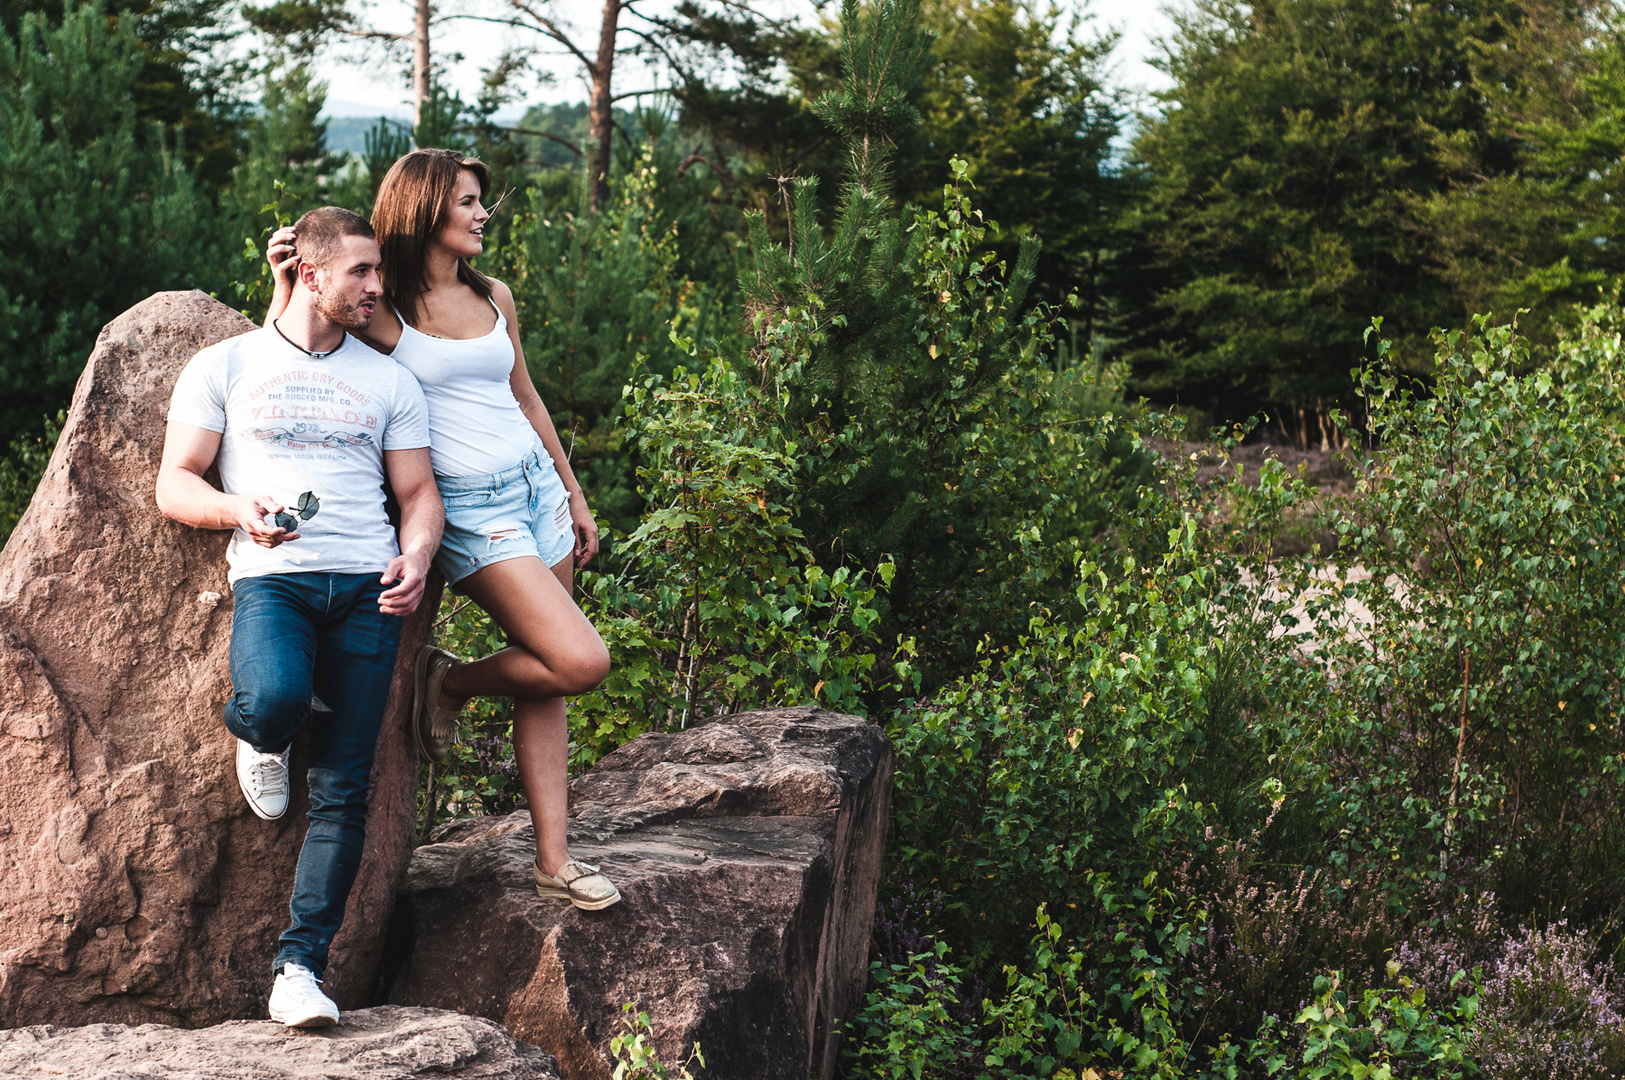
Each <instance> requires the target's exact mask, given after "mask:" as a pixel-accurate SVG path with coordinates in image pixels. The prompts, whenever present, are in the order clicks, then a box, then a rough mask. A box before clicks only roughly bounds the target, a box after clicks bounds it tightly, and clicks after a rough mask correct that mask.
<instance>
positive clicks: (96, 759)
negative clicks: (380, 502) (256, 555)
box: [0, 291, 439, 1027]
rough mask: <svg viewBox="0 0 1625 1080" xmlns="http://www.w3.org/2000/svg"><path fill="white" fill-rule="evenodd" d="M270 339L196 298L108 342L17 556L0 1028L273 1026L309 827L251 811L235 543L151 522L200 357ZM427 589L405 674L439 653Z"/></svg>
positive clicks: (406, 828) (362, 986)
mask: <svg viewBox="0 0 1625 1080" xmlns="http://www.w3.org/2000/svg"><path fill="white" fill-rule="evenodd" d="M252 329H254V327H253V324H252V323H250V322H249V321H248V320H247V319H245V318H244V317H243V316H242V315H240V314H238V313H237V312H235V311H233V310H231V309H230V308H228V307H226V305H224V304H222V303H220V302H218V301H216V300H212V299H210V298H209V297H207V296H205V295H203V294H202V293H200V292H195V291H194V292H172V293H159V294H157V295H155V296H153V297H152V298H150V299H148V300H146V301H144V302H143V303H141V304H138V305H137V306H136V307H134V308H131V309H130V310H129V311H127V312H125V313H124V314H123V315H121V316H120V317H119V318H117V319H115V320H114V321H113V322H112V323H110V324H108V326H107V327H106V328H105V329H104V330H103V331H102V334H101V337H100V338H99V339H98V340H97V343H96V348H95V351H94V352H93V353H92V355H91V357H90V360H89V362H88V363H87V364H86V366H85V370H84V374H83V375H82V376H81V377H80V379H79V384H78V387H77V389H76V390H75V391H74V396H73V404H72V406H71V408H70V409H69V411H68V416H67V421H66V424H65V426H64V427H63V430H62V435H61V438H60V439H59V440H58V442H57V446H56V451H55V453H54V454H53V455H52V457H51V461H50V464H49V466H48V467H47V469H46V471H45V476H44V479H43V480H42V481H41V482H40V485H39V488H38V490H37V491H36V492H35V494H34V499H33V502H32V503H31V504H30V505H29V508H28V510H27V512H26V513H25V514H24V515H23V518H22V520H21V521H20V522H19V523H18V525H17V528H16V530H15V531H13V533H12V534H11V538H10V540H9V541H8V542H7V543H6V546H5V549H4V551H3V552H0V758H3V760H4V761H5V763H6V765H5V768H4V770H0V1027H22V1026H25V1025H32V1024H43V1023H54V1024H65V1025H81V1024H86V1023H91V1022H122V1023H148V1022H158V1023H166V1024H178V1025H182V1026H189V1027H195V1026H203V1025H207V1024H213V1023H217V1022H219V1021H222V1020H228V1019H239V1018H245V1017H263V1016H264V1015H265V996H266V994H267V993H268V992H269V990H270V978H271V976H270V964H271V958H272V957H273V956H274V955H275V947H276V946H275V942H276V936H277V935H278V934H279V933H280V932H281V930H282V928H283V927H284V926H285V925H286V924H287V919H288V894H289V892H290V891H291V889H292V885H293V869H294V862H295V860H296V859H297V857H298V851H299V844H300V841H301V839H302V837H303V830H304V809H305V806H306V801H305V800H306V791H305V788H304V785H303V780H302V776H303V770H302V769H301V768H299V765H300V762H301V760H302V755H303V740H302V739H301V740H298V741H296V742H295V744H294V764H295V773H296V776H297V777H299V778H300V779H299V781H298V782H297V783H296V784H295V788H294V801H293V804H292V806H291V808H290V810H289V813H288V814H287V816H286V817H284V818H283V819H282V820H281V821H278V822H274V823H273V822H264V821H261V820H260V819H259V818H257V817H255V816H254V815H253V813H252V812H250V811H249V809H248V807H247V806H246V805H245V804H244V802H243V797H242V794H241V793H240V792H239V791H238V788H237V780H236V772H235V767H234V763H233V754H234V752H235V747H236V743H235V740H234V739H232V737H231V735H230V733H229V732H227V731H226V728H225V725H224V723H223V722H222V721H221V709H222V707H223V706H224V704H225V701H226V698H227V697H228V695H229V694H230V692H231V679H230V672H229V668H228V649H229V645H230V635H231V590H230V588H229V587H228V586H227V584H226V563H225V548H226V542H227V539H228V537H227V534H225V533H223V532H203V531H200V530H196V529H190V528H187V527H185V526H182V525H178V524H176V523H174V522H172V521H169V520H167V519H166V518H164V516H163V515H162V514H160V513H159V512H158V509H157V507H156V506H155V505H154V502H153V484H154V481H155V479H156V477H157V471H158V460H159V457H160V454H161V452H162V449H163V440H164V428H165V422H166V419H165V418H166V415H167V413H168V405H169V395H170V391H171V389H172V388H173V387H174V384H175V378H176V376H177V375H179V374H180V371H181V368H182V367H184V366H185V364H186V362H187V361H188V360H189V359H191V357H192V355H193V354H194V353H196V352H197V351H198V350H199V349H201V348H203V347H204V346H206V345H211V344H213V343H214V342H217V341H221V340H223V339H225V338H229V337H233V336H235V335H237V334H242V333H245V332H247V331H249V330H252ZM438 595H439V590H438V586H434V587H431V589H430V591H429V594H428V595H427V596H426V597H425V599H424V603H423V606H422V607H421V608H420V609H419V611H418V613H417V615H415V616H413V618H412V619H410V620H408V623H407V626H406V627H405V633H404V634H403V640H402V646H401V650H402V656H403V657H405V658H408V661H409V658H410V657H411V655H412V653H413V652H414V651H415V649H416V646H417V645H418V644H419V643H421V642H423V641H426V640H427V638H428V635H429V632H430V625H431V622H430V620H431V618H432V614H433V611H434V608H435V606H436V603H437V600H438ZM410 681H411V664H410V662H405V663H403V664H402V665H401V667H400V668H399V669H398V670H397V675H396V681H395V686H394V690H393V692H392V696H391V703H390V706H389V712H388V713H387V714H386V717H385V721H384V727H383V733H382V734H381V735H380V737H379V747H378V751H379V752H378V759H377V763H376V765H375V767H374V771H373V791H372V799H371V804H370V806H369V809H368V818H367V843H368V846H367V852H366V855H365V857H364V859H363V862H362V867H361V875H360V878H359V880H358V881H357V883H356V887H355V890H354V892H353V893H352V894H351V897H350V906H349V911H348V914H347V916H346V921H345V926H344V930H343V931H342V932H341V934H340V937H339V940H338V941H336V942H335V943H334V951H333V962H332V969H331V973H330V977H329V981H328V990H329V992H330V993H332V994H333V996H334V997H335V998H336V999H337V1000H338V1001H339V1004H340V1005H341V1006H347V1007H348V1006H354V1005H360V1004H371V998H372V995H373V993H374V992H375V990H376V986H377V983H376V973H377V970H378V959H379V956H380V952H381V948H382V945H383V934H384V930H385V927H386V926H387V923H388V918H389V910H390V903H391V900H392V898H393V893H394V889H395V886H396V885H397V883H398V882H399V880H400V878H401V876H402V874H403V873H404V871H405V868H406V861H407V858H408V857H409V856H410V853H411V847H412V840H413V831H412V817H413V813H414V811H415V806H416V802H415V799H416V795H415V793H416V788H417V781H418V767H417V760H416V755H415V752H414V750H413V748H412V744H411V740H410V738H409V736H408V734H407V732H406V720H407V710H408V708H409V706H410V701H409V698H410V691H411V687H410Z"/></svg>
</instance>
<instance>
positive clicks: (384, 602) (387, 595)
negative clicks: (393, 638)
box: [378, 552, 429, 615]
mask: <svg viewBox="0 0 1625 1080" xmlns="http://www.w3.org/2000/svg"><path fill="white" fill-rule="evenodd" d="M428 575H429V560H428V559H426V558H424V557H423V556H422V555H420V554H418V553H416V552H409V553H408V554H405V555H397V556H395V557H394V558H393V559H391V560H389V567H388V569H386V570H385V571H384V576H383V577H382V578H380V579H379V580H380V581H381V582H382V583H383V584H385V585H389V584H390V583H391V582H394V585H393V586H392V587H390V588H388V589H385V590H384V591H383V592H382V593H379V594H378V610H379V611H382V612H383V613H384V614H385V615H410V614H412V612H414V611H416V610H417V609H418V602H419V601H420V600H422V599H423V585H424V579H425V578H427V577H428Z"/></svg>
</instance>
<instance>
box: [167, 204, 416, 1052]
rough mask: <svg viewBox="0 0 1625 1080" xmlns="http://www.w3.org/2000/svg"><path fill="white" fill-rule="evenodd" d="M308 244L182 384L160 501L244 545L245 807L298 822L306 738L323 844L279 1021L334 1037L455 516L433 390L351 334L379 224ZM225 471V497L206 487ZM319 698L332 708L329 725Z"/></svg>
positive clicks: (237, 635)
mask: <svg viewBox="0 0 1625 1080" xmlns="http://www.w3.org/2000/svg"><path fill="white" fill-rule="evenodd" d="M294 228H295V230H296V235H297V240H296V243H297V246H298V262H297V263H296V265H295V268H294V271H293V272H294V275H295V284H294V293H293V300H292V302H291V303H289V305H288V308H287V310H286V311H284V312H283V313H282V315H281V316H280V317H279V318H278V319H277V320H276V321H275V322H274V323H272V324H271V325H270V326H268V327H265V328H263V329H260V330H255V331H253V332H251V333H247V334H244V335H242V336H241V337H236V338H232V339H230V340H229V341H222V342H220V343H219V344H217V345H211V346H210V347H209V348H207V349H204V350H203V351H202V352H200V353H198V354H197V355H196V356H195V357H193V358H192V361H191V362H190V363H189V364H188V365H187V366H186V369H185V371H183V372H182V373H181V376H180V379H179V380H178V381H177V382H176V383H175V392H174V396H173V398H172V399H171V402H170V409H169V428H168V432H167V434H166V435H165V439H164V456H163V461H162V463H161V464H160V466H159V468H158V490H157V498H158V507H159V509H160V510H162V511H163V513H164V514H165V515H167V516H168V517H171V518H173V519H175V520H176V521H180V522H182V523H184V524H187V525H190V526H192V527H194V528H199V529H232V530H234V532H233V534H232V538H231V544H230V546H229V547H228V548H227V552H226V562H227V565H228V567H229V572H228V574H227V578H228V580H229V581H230V582H231V587H232V596H233V612H232V624H231V680H232V688H233V694H232V698H231V700H230V701H229V702H228V703H227V704H226V708H225V721H226V728H227V729H228V730H229V731H230V732H231V733H232V734H233V735H235V736H236V737H237V740H238V742H237V780H238V783H239V785H240V786H241V787H242V790H243V795H244V796H245V797H246V798H247V799H248V805H249V807H250V808H251V809H252V810H253V811H254V813H255V814H257V815H259V816H260V817H261V818H264V819H265V820H267V821H275V820H277V819H278V818H280V817H281V816H282V815H283V814H284V813H286V812H287V808H288V792H289V783H288V747H289V744H290V743H291V742H292V740H293V737H294V734H295V732H297V731H298V730H299V729H300V728H301V727H304V726H305V725H306V723H307V722H308V723H309V725H310V768H309V773H308V777H309V787H310V813H309V821H308V828H307V830H306V833H305V842H304V846H303V848H301V849H300V852H299V865H298V869H297V871H296V872H295V875H294V882H293V895H292V899H291V900H290V902H289V910H290V913H291V916H292V920H293V921H292V925H290V926H289V927H288V929H287V931H286V932H284V933H283V935H282V938H281V942H280V945H281V947H280V950H279V951H278V953H277V955H276V959H275V961H274V962H273V965H272V970H273V972H274V974H275V983H274V985H273V988H272V990H271V997H270V1002H269V1011H270V1014H271V1018H272V1019H273V1020H276V1021H279V1022H280V1023H283V1024H287V1025H289V1026H290V1027H320V1026H325V1025H327V1024H334V1023H337V1022H338V1018H339V1012H338V1007H337V1006H336V1005H334V1003H333V1002H332V1001H331V1000H330V999H329V998H328V997H327V995H326V994H324V993H322V991H321V988H320V986H319V985H318V984H319V983H320V981H321V979H322V976H323V974H324V971H325V968H326V965H327V954H328V948H329V946H330V945H331V944H332V942H333V936H334V935H335V934H336V933H337V932H338V929H339V924H340V923H341V922H342V921H343V918H344V904H345V900H346V899H347V898H348V896H349V893H350V886H351V885H352V884H353V883H354V881H355V876H356V870H357V868H358V867H359V865H360V862H361V848H362V841H363V839H364V831H365V823H366V813H367V787H368V782H369V774H370V773H371V770H372V759H373V746H374V744H375V743H376V742H377V739H378V728H379V724H380V722H381V721H382V719H383V711H384V703H385V700H386V699H387V697H388V696H389V685H390V680H391V675H392V673H393V671H394V667H395V652H396V648H397V645H398V643H399V640H400V633H401V620H402V618H403V617H404V616H406V615H408V614H410V613H411V612H412V611H414V610H415V609H416V608H417V605H418V601H419V600H420V599H421V598H422V596H423V587H424V576H425V575H426V574H427V573H428V569H429V563H430V560H431V558H432V557H433V555H434V552H435V548H436V547H437V546H438V544H439V542H440V530H441V525H442V523H443V520H444V518H443V514H442V510H441V505H440V495H439V492H438V491H436V489H435V483H434V473H433V472H432V470H431V468H430V465H429V450H428V446H429V427H428V418H427V411H426V409H425V406H424V401H423V391H422V390H421V389H420V388H419V387H418V384H417V382H416V381H415V380H414V379H413V378H412V376H411V374H410V373H408V372H407V371H406V370H405V369H404V368H402V367H400V366H398V365H397V364H396V363H395V362H394V361H393V360H391V359H389V358H388V357H385V356H381V355H379V354H378V353H376V352H374V351H373V350H371V349H369V348H368V347H367V346H366V345H364V344H362V343H361V342H360V341H358V340H356V339H355V338H354V337H352V336H350V335H349V334H348V333H346V331H347V330H360V329H363V328H365V327H366V326H367V324H368V322H369V321H370V320H371V318H372V313H373V308H374V305H375V304H376V302H377V300H378V297H379V296H380V295H381V294H382V291H383V290H382V287H381V286H380V284H379V280H378V263H379V254H378V243H377V241H376V240H375V239H374V238H373V232H372V228H371V227H370V226H369V225H368V224H367V223H366V221H364V220H363V219H362V218H360V217H357V216H356V215H355V214H352V213H350V212H349V211H347V210H340V209H338V208H336V207H323V208H321V209H319V210H312V211H311V212H310V213H308V214H306V215H305V216H304V217H302V218H300V219H299V221H298V222H297V223H296V224H295V226H294ZM213 464H218V466H219V469H220V482H221V487H222V488H223V489H224V490H223V491H222V490H216V489H215V488H214V487H212V486H211V485H210V484H209V483H207V482H206V481H205V480H204V479H203V474H204V473H205V472H206V471H207V470H208V469H209V467H210V465H213ZM386 479H387V481H388V483H389V484H390V486H391V487H392V488H393V489H394V492H395V496H396V498H397V500H398V501H399V504H400V509H401V527H400V538H399V543H397V539H396V534H395V531H394V530H393V528H392V527H391V526H390V523H389V520H388V517H387V516H386V513H385V510H384V492H383V485H384V483H385V481H386ZM313 694H314V695H315V697H316V698H317V699H318V700H319V701H320V703H321V705H322V706H325V709H326V710H330V711H322V710H321V709H320V708H318V709H317V711H314V712H313V711H312V700H311V699H312V695H313Z"/></svg>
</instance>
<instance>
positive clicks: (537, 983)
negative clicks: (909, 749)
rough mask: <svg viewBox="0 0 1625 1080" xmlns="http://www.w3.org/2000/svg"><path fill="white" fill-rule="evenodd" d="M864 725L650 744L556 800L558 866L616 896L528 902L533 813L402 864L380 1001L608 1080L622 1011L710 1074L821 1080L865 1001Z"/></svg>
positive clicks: (876, 844)
mask: <svg viewBox="0 0 1625 1080" xmlns="http://www.w3.org/2000/svg"><path fill="white" fill-rule="evenodd" d="M893 764H894V762H893V756H892V749H891V743H890V741H889V740H888V739H887V738H886V735H885V733H884V732H883V731H882V730H881V729H880V728H878V727H875V726H873V725H871V724H868V723H866V722H865V721H863V720H861V719H859V718H858V717H854V716H845V715H842V714H838V713H831V712H826V711H822V710H819V709H815V708H793V709H777V710H769V711H762V712H751V713H741V714H738V715H734V716H728V717H723V718H720V719H716V720H712V721H709V722H707V723H705V724H703V725H701V726H698V727H695V728H691V729H690V730H688V731H685V732H681V733H679V734H669V735H645V736H643V737H642V738H639V739H636V740H634V741H633V742H631V743H628V744H627V745H626V746H623V747H622V748H620V749H619V750H617V751H615V752H614V753H613V754H610V755H608V756H607V757H605V758H604V759H603V760H602V761H601V762H599V763H598V765H597V767H596V768H594V769H593V770H592V771H590V772H589V773H587V774H586V775H585V776H583V777H581V778H579V779H577V780H575V781H573V782H572V783H571V785H570V818H571V827H570V847H571V853H572V854H573V855H574V856H575V857H576V858H578V859H580V860H582V861H585V862H588V863H593V864H598V865H601V866H602V867H603V869H604V871H605V873H607V874H608V875H610V877H611V878H612V879H613V880H614V881H615V882H616V884H617V885H618V886H619V887H620V890H621V895H622V900H621V902H620V903H619V904H617V905H615V906H613V907H611V908H608V909H606V910H604V911H600V912H584V911H578V910H576V909H575V908H573V907H571V906H570V905H568V904H565V903H561V902H559V901H556V900H543V899H541V898H540V897H538V896H537V895H536V890H535V886H534V883H533V881H532V876H531V866H532V860H533V858H534V856H535V838H534V834H533V833H532V831H531V825H530V820H529V815H528V813H526V812H523V811H521V812H520V813H517V814H512V815H509V816H507V817H502V818H483V819H468V820H463V821H456V822H452V823H450V824H448V825H447V826H443V827H442V828H441V829H440V830H438V831H437V833H436V834H435V837H434V840H435V841H436V842H434V843H431V844H428V845H425V846H423V847H420V848H419V849H418V850H417V851H416V852H415V853H414V854H413V856H412V861H411V865H410V867H409V869H408V871H407V877H406V883H405V884H404V885H403V886H402V889H401V892H400V894H399V896H398V897H397V902H396V915H395V922H394V925H393V926H392V928H391V941H390V946H389V949H388V956H387V958H386V962H385V969H384V979H385V986H386V989H387V993H388V1000H389V1001H390V1002H393V1003H397V1004H409V1005H426V1006H435V1007H438V1008H446V1009H455V1010H457V1011H459V1012H466V1013H472V1014H475V1015H479V1016H486V1017H489V1018H491V1019H493V1020H496V1021H498V1022H500V1023H501V1024H503V1025H504V1026H505V1027H506V1028H507V1029H508V1030H509V1031H510V1032H512V1033H513V1034H514V1035H515V1036H516V1037H517V1038H520V1039H524V1040H526V1041H527V1042H532V1043H535V1044H537V1045H539V1046H542V1047H544V1048H546V1049H547V1050H549V1051H550V1052H552V1053H553V1054H554V1055H555V1056H556V1057H557V1058H558V1061H559V1071H560V1073H561V1074H562V1075H563V1076H564V1077H566V1078H567V1080H589V1078H590V1080H609V1078H610V1076H611V1075H612V1064H611V1058H610V1053H609V1042H610V1040H611V1039H612V1038H613V1037H614V1036H615V1035H617V1034H620V1033H622V1032H623V1031H624V1030H625V1028H624V1023H625V1017H624V1013H623V1010H622V1006H623V1004H624V1003H626V1002H628V1001H635V1002H636V1003H637V1007H638V1008H639V1009H640V1010H642V1011H644V1012H647V1013H648V1014H649V1017H650V1021H651V1026H652V1034H653V1041H654V1043H655V1045H656V1046H657V1048H658V1049H659V1052H660V1054H661V1056H662V1060H663V1061H665V1062H667V1064H668V1065H669V1064H671V1063H673V1062H676V1061H679V1060H682V1059H683V1058H685V1057H686V1056H687V1055H688V1053H689V1051H690V1050H691V1049H692V1048H693V1045H694V1044H695V1043H696V1042H698V1043H699V1044H700V1047H701V1049H702V1051H703V1053H704V1055H705V1062H706V1069H705V1072H704V1075H706V1076H707V1077H714V1078H727V1077H738V1078H740V1080H745V1078H749V1080H769V1078H778V1077H784V1078H793V1080H805V1078H806V1077H807V1076H808V1075H809V1072H810V1073H812V1074H814V1075H822V1076H824V1077H832V1076H833V1075H835V1066H836V1058H837V1043H838V1034H839V1024H840V1021H842V1020H843V1019H845V1018H846V1017H847V1016H848V1015H849V1014H850V1012H851V1011H852V1008H853V1006H854V1004H856V1003H857V1001H858V1000H859V998H860V995H861V994H862V992H863V987H864V980H865V976H866V972H867V962H868V949H869V933H870V929H871V925H872V923H873V919H874V908H875V898H876V893H877V891H878V889H879V884H880V867H881V857H882V851H883V848H884V843H885V828H886V818H887V812H888V809H889V806H890V800H891V783H892V773H893Z"/></svg>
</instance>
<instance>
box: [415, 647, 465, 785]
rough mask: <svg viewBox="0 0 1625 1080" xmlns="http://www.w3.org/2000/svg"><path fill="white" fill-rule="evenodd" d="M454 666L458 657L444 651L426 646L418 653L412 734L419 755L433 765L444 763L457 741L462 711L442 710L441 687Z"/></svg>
mask: <svg viewBox="0 0 1625 1080" xmlns="http://www.w3.org/2000/svg"><path fill="white" fill-rule="evenodd" d="M455 663H457V658H456V657H455V656H453V655H452V654H451V653H449V652H447V651H446V650H445V649H437V648H435V647H434V646H433V645H425V646H423V648H421V649H419V650H418V658H417V670H416V671H415V673H414V674H413V677H412V731H413V733H414V734H415V735H416V736H417V740H418V753H420V754H422V755H423V760H424V761H427V762H430V763H439V762H442V761H445V760H446V755H447V754H448V753H450V752H451V744H452V743H453V742H455V741H456V740H457V717H458V716H459V715H460V711H458V712H453V711H452V710H451V709H442V708H441V707H440V688H441V687H442V686H444V685H445V683H446V672H448V671H450V670H451V668H452V665H453V664H455Z"/></svg>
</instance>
